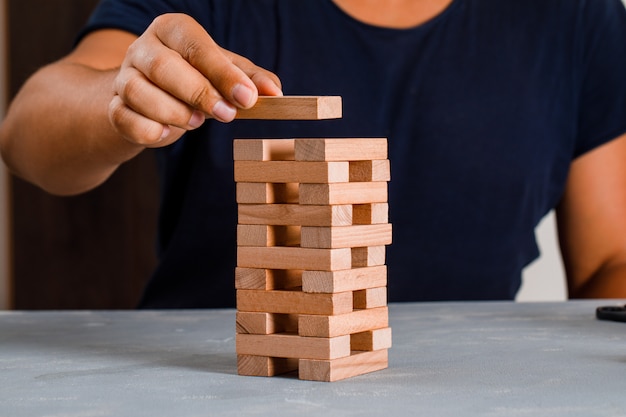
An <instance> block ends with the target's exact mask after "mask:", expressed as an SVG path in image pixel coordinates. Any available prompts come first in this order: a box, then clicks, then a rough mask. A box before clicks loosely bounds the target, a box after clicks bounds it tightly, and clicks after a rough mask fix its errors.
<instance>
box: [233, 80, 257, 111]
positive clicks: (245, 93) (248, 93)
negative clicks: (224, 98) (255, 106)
mask: <svg viewBox="0 0 626 417" xmlns="http://www.w3.org/2000/svg"><path fill="white" fill-rule="evenodd" d="M233 98H234V99H235V100H236V101H237V103H239V104H240V105H241V106H242V107H246V108H247V107H250V106H251V105H252V100H253V99H254V91H252V89H250V87H248V86H246V85H243V84H237V85H236V86H234V87H233Z"/></svg>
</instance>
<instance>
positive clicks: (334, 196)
mask: <svg viewBox="0 0 626 417" xmlns="http://www.w3.org/2000/svg"><path fill="white" fill-rule="evenodd" d="M386 202H387V183H386V182H347V183H336V184H300V204H366V203H386Z"/></svg>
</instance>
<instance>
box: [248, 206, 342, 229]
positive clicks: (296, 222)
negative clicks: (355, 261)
mask: <svg viewBox="0 0 626 417" xmlns="http://www.w3.org/2000/svg"><path fill="white" fill-rule="evenodd" d="M237 213H238V221H239V224H265V225H281V226H348V225H351V224H352V206H351V205H349V204H342V205H333V206H329V205H307V206H303V205H299V204H239V205H238V207H237Z"/></svg>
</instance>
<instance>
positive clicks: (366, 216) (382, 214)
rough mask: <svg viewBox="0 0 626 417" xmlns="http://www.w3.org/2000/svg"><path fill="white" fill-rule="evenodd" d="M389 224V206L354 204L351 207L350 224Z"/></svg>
mask: <svg viewBox="0 0 626 417" xmlns="http://www.w3.org/2000/svg"><path fill="white" fill-rule="evenodd" d="M388 222H389V204H387V203H372V204H355V205H353V206H352V224H383V223H388Z"/></svg>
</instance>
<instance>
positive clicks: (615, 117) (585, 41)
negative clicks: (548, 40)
mask: <svg viewBox="0 0 626 417" xmlns="http://www.w3.org/2000/svg"><path fill="white" fill-rule="evenodd" d="M581 4H583V9H584V10H582V13H581V14H580V16H581V25H580V30H579V32H578V34H579V39H580V42H579V45H580V49H579V50H578V51H579V63H580V66H579V70H578V71H577V77H579V80H580V85H581V88H580V95H579V106H578V108H579V123H578V135H577V144H576V149H575V154H574V157H577V156H579V155H582V154H583V153H585V152H587V151H589V150H591V149H593V148H595V147H597V146H599V145H602V144H603V143H605V142H607V141H610V140H611V139H614V138H617V137H618V136H620V135H622V134H624V133H625V132H626V8H625V7H624V5H623V3H622V2H621V0H605V1H597V0H587V1H582V2H581Z"/></svg>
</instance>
